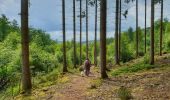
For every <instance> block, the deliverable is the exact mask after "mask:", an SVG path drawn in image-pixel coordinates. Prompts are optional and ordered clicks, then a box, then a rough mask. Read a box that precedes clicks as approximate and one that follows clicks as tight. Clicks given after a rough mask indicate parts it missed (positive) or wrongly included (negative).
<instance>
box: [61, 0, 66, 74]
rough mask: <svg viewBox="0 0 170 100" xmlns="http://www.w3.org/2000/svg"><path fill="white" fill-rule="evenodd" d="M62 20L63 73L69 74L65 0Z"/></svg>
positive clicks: (63, 0)
mask: <svg viewBox="0 0 170 100" xmlns="http://www.w3.org/2000/svg"><path fill="white" fill-rule="evenodd" d="M62 20H63V73H64V72H67V61H66V43H65V41H66V39H65V37H66V36H65V34H66V32H65V0H62Z"/></svg>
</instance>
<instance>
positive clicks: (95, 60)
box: [94, 0, 98, 66]
mask: <svg viewBox="0 0 170 100" xmlns="http://www.w3.org/2000/svg"><path fill="white" fill-rule="evenodd" d="M97 3H98V2H97V0H95V37H94V65H95V66H97V21H98V20H97Z"/></svg>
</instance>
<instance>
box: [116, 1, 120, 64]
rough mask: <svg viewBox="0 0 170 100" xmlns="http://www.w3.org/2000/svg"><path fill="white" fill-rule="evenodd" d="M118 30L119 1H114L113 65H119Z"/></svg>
mask: <svg viewBox="0 0 170 100" xmlns="http://www.w3.org/2000/svg"><path fill="white" fill-rule="evenodd" d="M118 30H119V0H116V17H115V63H116V64H119V55H118V53H119V50H118V49H119V47H118V45H119V44H118Z"/></svg>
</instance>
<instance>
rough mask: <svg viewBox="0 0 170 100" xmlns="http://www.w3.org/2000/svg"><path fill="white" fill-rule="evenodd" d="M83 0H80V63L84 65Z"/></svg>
mask: <svg viewBox="0 0 170 100" xmlns="http://www.w3.org/2000/svg"><path fill="white" fill-rule="evenodd" d="M81 13H82V0H80V65H82V14H81Z"/></svg>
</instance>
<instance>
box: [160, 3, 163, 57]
mask: <svg viewBox="0 0 170 100" xmlns="http://www.w3.org/2000/svg"><path fill="white" fill-rule="evenodd" d="M160 25H161V27H160V56H162V37H163V0H162V1H161V20H160Z"/></svg>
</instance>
